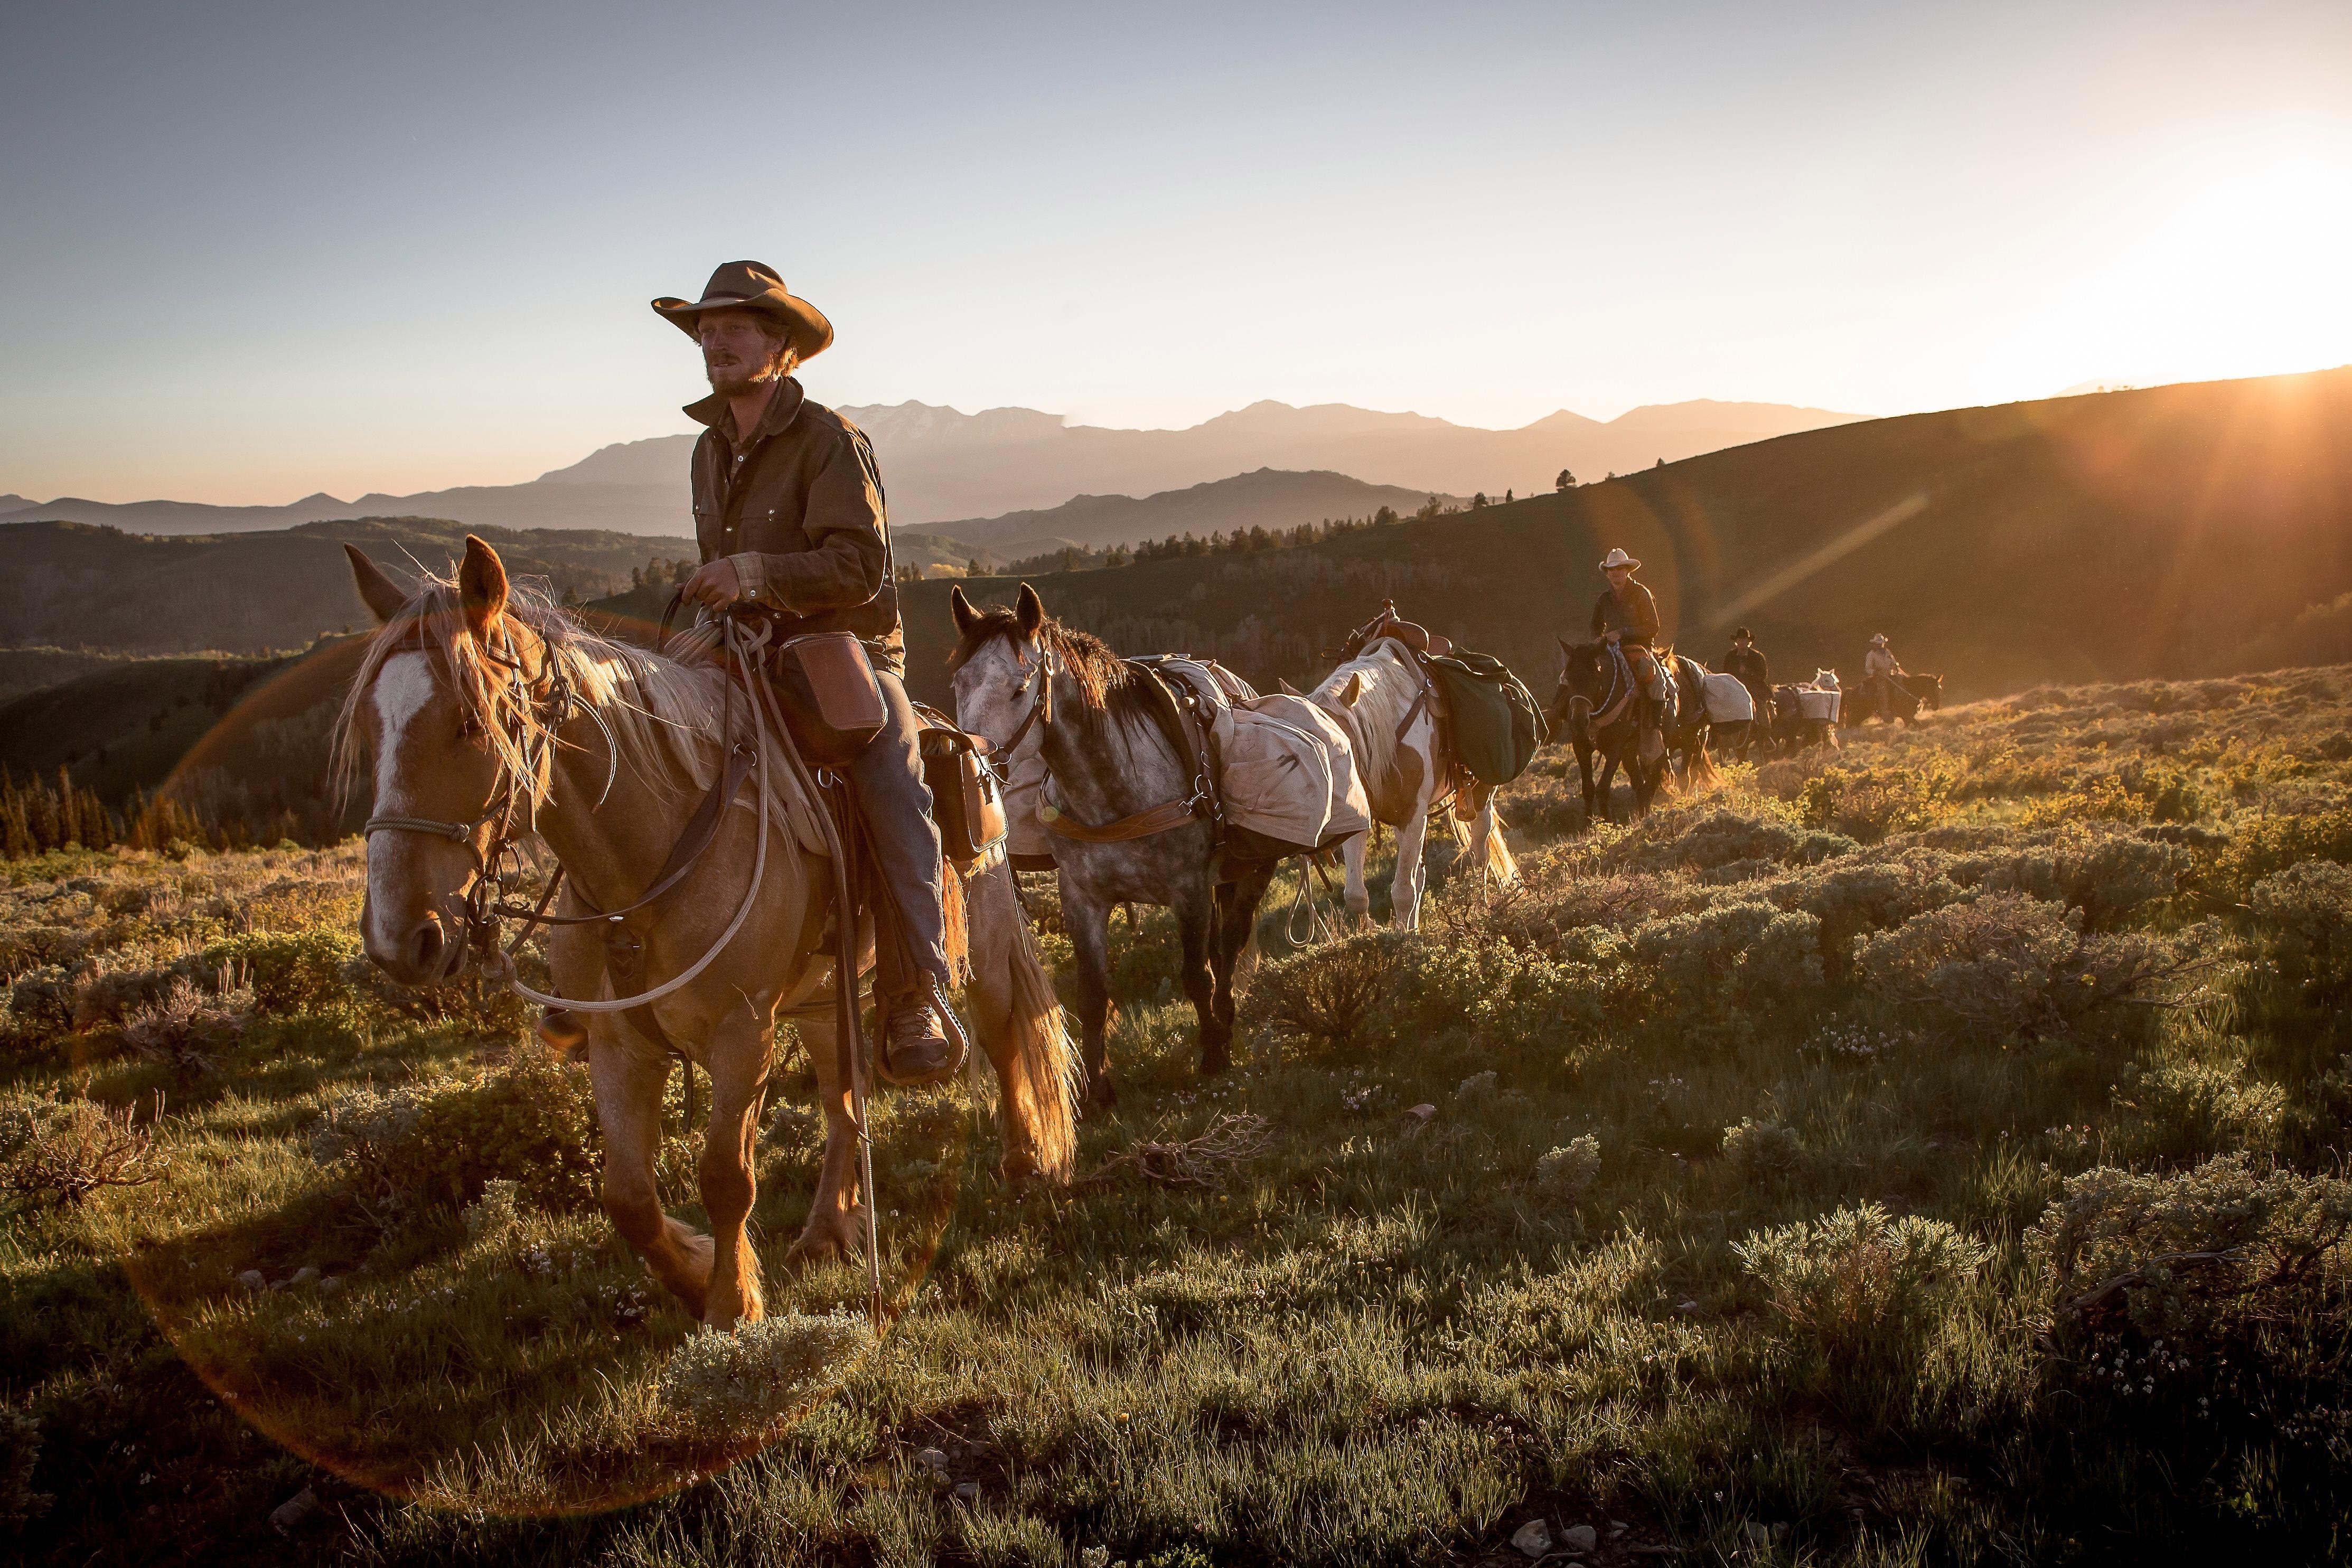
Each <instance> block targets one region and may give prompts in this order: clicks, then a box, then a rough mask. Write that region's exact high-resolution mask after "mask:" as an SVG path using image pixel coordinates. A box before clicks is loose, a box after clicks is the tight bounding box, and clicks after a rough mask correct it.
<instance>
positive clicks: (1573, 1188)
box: [1536, 1133, 1601, 1204]
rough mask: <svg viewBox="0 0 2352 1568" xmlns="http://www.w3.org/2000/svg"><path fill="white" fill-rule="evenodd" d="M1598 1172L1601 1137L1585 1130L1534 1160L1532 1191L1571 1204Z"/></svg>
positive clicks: (1598, 1174) (1589, 1184) (1582, 1193)
mask: <svg viewBox="0 0 2352 1568" xmlns="http://www.w3.org/2000/svg"><path fill="white" fill-rule="evenodd" d="M1600 1174H1601V1140H1600V1139H1599V1138H1596V1137H1594V1136H1593V1135H1592V1134H1590V1133H1585V1134H1580V1135H1579V1136H1577V1137H1574V1138H1570V1140H1569V1141H1568V1144H1567V1146H1566V1147H1564V1148H1557V1149H1554V1150H1552V1151H1551V1152H1550V1153H1549V1154H1547V1155H1544V1156H1543V1157H1542V1158H1540V1159H1538V1160H1537V1161H1536V1190H1537V1191H1538V1192H1540V1193H1542V1194H1544V1195H1545V1196H1546V1197H1554V1198H1558V1199H1559V1201H1560V1202H1562V1203H1568V1204H1572V1203H1574V1202H1575V1201H1576V1200H1577V1199H1578V1198H1580V1197H1583V1196H1584V1193H1585V1189H1586V1188H1588V1187H1590V1186H1591V1185H1592V1183H1593V1179H1594V1178H1595V1177H1597V1176H1600Z"/></svg>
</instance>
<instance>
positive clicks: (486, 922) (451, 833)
mask: <svg viewBox="0 0 2352 1568" xmlns="http://www.w3.org/2000/svg"><path fill="white" fill-rule="evenodd" d="M419 640H420V642H421V641H422V637H421V633H420V639H419ZM500 642H501V643H503V647H493V646H492V645H491V644H490V643H489V642H488V640H487V639H486V640H485V641H484V642H483V643H482V653H483V655H484V656H485V657H486V658H488V660H489V661H490V662H491V663H492V664H497V665H499V666H500V667H501V668H503V669H505V670H506V671H507V672H508V683H507V684H508V689H509V692H510V693H511V694H512V699H513V708H514V711H515V714H516V717H515V718H514V719H513V720H512V723H513V725H514V729H512V730H509V732H508V733H507V739H508V740H509V743H510V744H511V746H512V747H513V749H514V751H515V752H516V753H517V754H518V755H520V758H522V765H521V768H520V769H518V768H516V767H514V766H513V765H511V764H501V766H500V767H499V779H498V783H497V784H496V785H495V786H493V787H492V789H491V791H490V798H489V800H488V801H487V802H486V803H485V804H484V805H483V808H482V813H481V815H479V816H478V817H476V818H475V819H474V820H473V821H470V822H449V821H439V820H437V819H435V818H432V817H398V816H373V817H370V818H369V819H368V820H367V821H366V823H365V824H364V825H363V826H362V828H361V829H360V837H361V838H362V840H363V841H373V839H374V837H375V835H376V834H378V833H379V832H397V833H423V834H425V835H426V836H428V837H432V838H442V839H448V840H450V841H453V842H456V843H460V844H463V845H464V846H465V847H466V849H467V852H469V853H471V854H472V855H473V857H474V876H473V880H472V882H470V883H467V887H466V889H465V891H464V892H463V893H460V894H456V895H454V896H453V895H450V894H435V895H434V899H433V902H434V904H436V906H437V907H439V909H440V911H441V913H442V914H443V915H445V916H446V917H449V918H452V919H454V920H455V921H456V922H457V924H459V925H461V926H462V927H463V928H464V930H465V933H466V940H465V941H463V942H461V943H458V944H455V945H453V946H455V947H456V948H457V969H456V970H453V971H452V975H451V977H453V978H454V977H455V975H456V974H457V973H459V972H462V971H463V969H464V967H465V966H466V964H467V961H468V960H469V959H470V958H472V957H473V956H474V955H475V950H476V949H477V948H482V949H485V950H487V949H488V948H493V947H495V946H497V943H498V918H499V915H500V914H501V913H503V912H505V911H504V908H503V906H504V901H505V898H506V895H507V894H508V893H509V891H510V890H511V889H512V888H513V887H514V886H515V885H516V884H517V883H520V881H521V880H522V872H523V867H522V856H521V852H520V851H519V850H517V849H516V847H515V831H514V827H515V812H516V809H517V807H518V806H519V805H522V804H524V803H525V802H528V806H527V810H526V820H525V822H524V831H526V832H533V831H537V830H538V810H539V808H538V797H537V796H536V795H535V794H534V793H533V792H532V791H531V790H530V788H529V787H528V786H526V785H525V784H523V783H522V779H524V778H530V779H537V778H539V777H540V776H541V774H542V773H548V772H551V771H552V767H553V752H554V747H555V745H556V739H555V736H556V731H558V730H559V729H561V728H562V727H563V726H564V725H566V724H568V723H570V722H571V720H572V716H573V715H574V714H577V713H583V712H584V713H586V714H588V715H589V716H591V717H593V718H594V719H595V720H596V725H597V727H598V728H599V729H604V718H603V716H601V715H598V714H597V713H596V711H595V709H593V707H587V706H584V705H583V704H582V703H581V701H580V699H579V695H578V694H577V693H575V692H574V691H573V690H572V683H571V682H570V681H569V680H568V679H566V678H565V676H564V674H563V671H562V665H561V664H558V663H557V661H556V659H555V657H554V655H553V653H552V652H550V653H548V654H547V655H546V656H545V657H544V658H542V660H541V665H540V674H539V678H538V679H537V680H533V679H532V678H531V677H530V674H528V672H527V671H525V669H524V668H523V663H522V658H521V655H520V653H518V652H517V651H516V649H515V643H514V635H513V633H512V632H505V631H503V630H502V631H501V633H500ZM526 713H530V714H533V715H534V716H535V718H536V726H535V727H536V728H537V731H538V739H537V741H536V742H535V743H534V741H533V740H532V730H533V728H534V725H533V724H530V723H526V722H525V721H524V719H523V717H522V716H523V715H524V714H526ZM480 723H481V716H480V715H479V713H476V714H474V715H471V716H468V718H467V729H468V730H472V729H474V728H475V727H477V726H478V725H479V724H480ZM605 740H606V743H607V744H606V757H607V763H606V771H605V775H604V792H605V793H607V794H609V793H610V792H611V790H612V788H613V781H614V777H615V774H616V771H617V769H618V768H619V766H620V753H619V751H618V749H617V747H614V745H613V744H612V742H613V736H612V732H611V731H610V730H609V729H606V730H605ZM603 798H604V797H603V796H602V795H600V796H599V797H598V802H599V804H601V803H602V801H603ZM484 828H488V829H489V830H490V834H489V840H488V844H487V845H485V844H483V843H482V842H481V834H482V830H483V829H484ZM554 891H555V889H554V884H553V883H549V886H548V894H549V898H550V900H551V899H552V897H553V894H554ZM542 907H543V905H542Z"/></svg>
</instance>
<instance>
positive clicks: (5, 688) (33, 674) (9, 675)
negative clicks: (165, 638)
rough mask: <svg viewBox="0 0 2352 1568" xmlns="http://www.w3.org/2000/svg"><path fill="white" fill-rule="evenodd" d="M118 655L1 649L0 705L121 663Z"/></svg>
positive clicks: (76, 650)
mask: <svg viewBox="0 0 2352 1568" xmlns="http://www.w3.org/2000/svg"><path fill="white" fill-rule="evenodd" d="M124 657H125V655H123V654H120V653H86V652H83V651H81V650H79V649H72V648H0V702H7V701H9V700H10V699H12V698H15V697H20V696H23V695H25V694H26V693H27V692H37V691H39V690H40V689H41V688H42V687H44V686H54V685H62V684H64V683H65V682H67V681H70V680H72V679H73V678H74V677H76V676H77V675H86V674H90V673H91V672H92V671H94V670H102V669H105V668H106V667H108V666H109V665H110V664H119V663H121V661H122V660H123V658H124Z"/></svg>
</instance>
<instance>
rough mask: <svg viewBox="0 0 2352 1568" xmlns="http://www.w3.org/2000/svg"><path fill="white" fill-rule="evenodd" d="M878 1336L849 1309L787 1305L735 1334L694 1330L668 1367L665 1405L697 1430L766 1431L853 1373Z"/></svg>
mask: <svg viewBox="0 0 2352 1568" xmlns="http://www.w3.org/2000/svg"><path fill="white" fill-rule="evenodd" d="M872 1343H874V1331H873V1329H872V1327H871V1326H870V1325H869V1324H867V1322H866V1320H865V1319H864V1318H862V1317H859V1316H856V1314H854V1313H851V1312H824V1313H816V1314H812V1313H805V1312H782V1313H779V1314H778V1315H777V1316H775V1317H772V1318H765V1319H762V1320H761V1321H760V1322H747V1323H739V1324H737V1325H736V1327H735V1330H734V1332H733V1333H716V1332H713V1331H709V1330H705V1331H703V1332H701V1333H695V1334H690V1335H688V1337H687V1339H686V1341H685V1343H681V1344H680V1345H679V1346H678V1347H677V1349H676V1350H674V1351H672V1352H671V1353H670V1358H669V1362H668V1364H667V1365H666V1366H664V1367H663V1368H662V1375H661V1385H660V1397H661V1402H662V1404H663V1405H664V1406H667V1408H668V1409H670V1410H671V1411H673V1412H675V1413H676V1415H677V1416H678V1417H679V1418H681V1419H683V1420H684V1421H686V1422H687V1423H688V1424H690V1425H691V1426H692V1427H693V1428H694V1429H696V1430H697V1431H698V1432H701V1433H705V1434H711V1435H721V1434H740V1433H752V1432H759V1431H763V1430H765V1429H766V1428H768V1427H772V1426H774V1425H775V1424H776V1423H777V1422H778V1421H780V1420H782V1418H784V1417H785V1416H790V1415H792V1414H793V1413H794V1412H795V1411H797V1410H800V1409H802V1408H803V1407H805V1406H807V1405H808V1404H809V1403H810V1402H811V1401H813V1400H814V1399H815V1398H816V1397H817V1396H820V1395H822V1394H824V1393H825V1392H826V1391H827V1390H829V1389H831V1388H832V1387H833V1386H834V1385H836V1384H838V1383H839V1382H840V1381H841V1379H842V1378H843V1377H845V1376H846V1375H848V1373H849V1371H850V1369H851V1367H852V1366H853V1365H854V1364H855V1360H854V1358H855V1357H856V1356H857V1355H858V1354H859V1353H860V1352H862V1351H864V1350H865V1349H866V1348H867V1347H868V1346H870V1345H871V1344H872Z"/></svg>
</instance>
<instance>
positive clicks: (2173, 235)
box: [0, 0, 2352, 503]
mask: <svg viewBox="0 0 2352 1568" xmlns="http://www.w3.org/2000/svg"><path fill="white" fill-rule="evenodd" d="M0 80H5V98H0V104H5V109H4V110H0V113H5V131H0V214H5V232H6V234H7V242H6V243H5V245H0V491H15V492H17V493H21V494H25V495H28V496H32V497H37V498H41V499H47V498H50V497H55V496H58V495H61V494H71V495H80V496H85V497H93V498H97V499H101V500H133V499H142V498H147V497H173V498H178V499H185V500H206V501H219V502H245V503H254V502H281V501H289V500H292V499H294V498H296V497H299V496H301V495H303V494H306V493H308V492H310V491H315V490H327V491H330V492H331V493H333V494H335V495H338V496H342V497H352V496H356V495H358V494H359V493H361V492H362V491H367V490H385V491H393V492H404V491H411V490H416V489H422V488H427V487H437V486H447V485H458V484H505V483H511V482H514V481H517V480H520V479H526V478H529V477H530V476H534V475H536V474H538V473H540V472H541V471H543V470H545V469H547V468H549V467H552V466H557V465H562V464H565V463H569V462H572V461H573V460H575V459H577V458H578V457H580V456H582V455H585V454H586V453H587V452H589V451H590V450H591V449H593V448H594V447H596V446H598V445H601V444H604V443H607V442H613V441H624V440H633V439H636V438H639V437H643V436H647V435H656V434H664V433H667V432H670V431H676V430H682V429H686V428H688V423H687V422H686V420H685V419H684V417H683V416H682V415H681V414H680V413H678V411H677V405H678V404H679V403H681V402H686V401H688V399H689V398H690V397H692V396H693V395H695V393H696V392H697V391H698V363H697V361H696V358H695V355H694V350H693V349H692V346H691V345H690V344H689V343H688V341H687V340H686V339H685V338H683V337H682V336H680V335H679V334H678V333H677V330H676V329H673V328H670V327H667V326H666V325H664V324H662V323H661V322H660V321H659V320H658V319H656V317H655V316H654V315H653V314H652V312H651V311H649V310H648V309H646V300H647V299H649V298H652V297H653V296H655V295H656V294H687V295H692V294H695V293H698V291H699V288H700V286H701V284H702V281H703V279H704V278H705V277H707V276H708V274H709V270H710V268H711V267H712V266H714V265H715V264H716V263H718V262H719V261H723V260H727V259H730V258H734V257H738V256H751V257H757V258H760V259H762V260H766V261H768V262H770V263H772V264H773V265H774V266H776V267H778V268H779V269H781V270H782V273H783V275H784V277H785V278H786V280H787V281H788V282H789V283H790V284H792V285H793V287H794V288H795V289H797V290H798V291H800V292H802V293H803V294H805V295H806V296H807V297H808V298H811V299H813V300H814V301H815V302H816V303H817V304H818V305H819V306H820V307H821V308H824V310H825V311H826V312H827V313H829V314H830V315H831V316H832V318H833V319H834V322H835V326H836V327H837V329H839V332H840V340H839V342H838V344H837V345H836V346H835V348H834V349H833V350H831V351H830V352H829V353H827V354H826V355H824V357H823V358H822V359H820V360H817V361H814V363H812V364H811V365H810V366H809V368H808V370H807V371H805V372H804V379H805V380H806V381H807V382H808V383H809V385H810V388H811V390H812V392H813V393H814V395H815V396H817V397H818V398H820V399H821V400H823V401H825V402H844V403H865V402H900V401H903V400H905V399H908V398H915V399H920V400H921V401H923V402H933V403H948V404H952V405H954V406H955V407H958V408H961V409H964V410H966V411H970V410H973V409H977V408H982V407H989V406H993V405H998V404H1004V403H1016V404H1023V405H1026V406H1029V407H1033V408H1042V409H1047V410H1051V411H1055V412H1057V413H1069V414H1071V415H1073V416H1075V417H1076V418H1079V419H1082V420H1085V421H1087V422H1090V423H1107V424H1123V425H1163V424H1187V423H1194V422H1196V421H1198V420H1200V419H1202V418H1205V417H1207V416H1209V415H1212V414H1214V413H1219V412H1221V411H1223V410H1225V409H1229V408H1234V407H1238V406H1240V405H1242V404H1244V403H1247V402H1253V401H1255V400H1257V399H1260V398H1279V399H1281V400H1283V401H1285V402H1300V403H1304V402H1354V403H1359V404H1362V405H1365V406H1368V407H1373V408H1382V409H1412V410H1416V411H1419V412H1421V413H1431V414H1437V415H1441V416H1443V417H1445V418H1448V419H1453V420H1456V421H1460V422H1463V423H1477V424H1489V425H1517V424H1521V423H1527V422H1528V421H1529V420H1532V419H1535V418H1538V417H1539V416H1541V415H1542V414H1545V413H1549V412H1550V411H1551V410H1553V409H1556V408H1561V407H1567V408H1572V409H1575V410H1577V411H1578V412H1580V413H1590V414H1593V415H1595V416H1597V417H1608V416H1611V415H1613V414H1615V413H1620V412H1622V410H1624V409H1626V408H1628V407H1631V406H1633V405H1635V404H1638V403H1643V402H1674V401H1678V400H1681V399H1685V398H1695V397H1716V398H1734V399H1754V400H1762V401H1772V402H1800V403H1808V404H1814V405H1818V406H1823V407H1829V408H1835V409H1841V410H1851V411H1854V412H1858V413H1898V412H1904V411H1908V410H1914V409H1922V408H1937V407H1949V406H1953V405H1957V404H1963V403H1971V402H2000V401H2005V400H2008V399H2011V398H2016V397H2031V396H2041V395H2045V394H2047V393H2050V392H2055V391H2057V390H2058V389H2060V388H2062V387H2064V386H2067V385H2070V384H2072V383H2075V382H2084V381H2088V380H2102V381H2122V382H2133V383H2136V384H2148V383H2152V382H2163V381H2178V380H2191V379H2201V378H2209V377H2215V376H2223V375H2234V374H2252V373H2261V372H2267V371H2281V370H2298V369H2308V368H2313V367H2316V366H2320V365H2331V364H2337V363H2342V362H2345V361H2352V290H2347V287H2346V286H2345V284H2344V281H2343V279H2344V278H2345V277H2346V276H2347V273H2352V5H2347V4H2346V3H2345V0H2326V3H2322V4H2265V3H2262V0H2232V3H2231V4H2227V5H2221V4H2209V5H2170V4H2161V3H2151V0H2132V3H2129V4H2123V5H2063V4H2053V3H2050V0H2039V3H2035V4H2030V5H1997V4H1987V3H1982V0H1978V3H1971V4H1968V5H1953V6H1949V7H1945V8H1940V9H1938V8H1932V7H1928V6H1922V5H1885V4H1872V5H1780V6H1766V5H1748V4H1741V5H1672V4H1649V5H1564V4H1557V3H1555V4H1549V5H1458V4H1457V5H1428V4H1426V3H1425V0H1421V3H1415V4H1412V5H1400V6H1394V7H1388V6H1380V5H1367V4H1363V3H1361V0H1354V3H1350V4H1346V5H1329V6H1307V5H1279V4H1267V3H1265V0H1258V3H1256V4H1253V5H1246V6H1239V7H1233V8H1230V9H1229V8H1225V7H1222V6H1217V5H1205V4H1201V3H1198V0H1187V3H1185V4H1182V5H1164V6H1160V7H1156V8H1149V7H1142V6H1135V5H1101V4H1093V5H1073V6H1069V7H1066V8H1063V7H1045V6H1034V7H1014V6H1002V7H1000V6H975V5H951V6H940V7H932V6H919V5H890V4H866V5H857V6H855V7H851V6H840V7H826V8H823V9H817V8H803V7H793V6H784V5H762V6H755V7H751V6H747V7H740V8H738V7H730V6H725V5H694V6H682V5H592V4H581V3H576V0H567V3H565V4H562V5H555V4H545V5H500V4H496V3H481V0H475V3H471V4H467V5H453V6H448V7H446V8H443V7H438V6H434V5H423V4H414V3H404V4H401V5H378V6H370V7H365V8H362V7H359V6H348V5H317V4H304V5H282V6H280V5H236V4H228V3H215V4H208V5H179V4H174V5H155V6H127V5H108V4H104V3H103V0H99V3H93V4H88V5H13V6H10V7H8V9H7V14H6V19H5V21H0Z"/></svg>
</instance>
